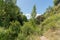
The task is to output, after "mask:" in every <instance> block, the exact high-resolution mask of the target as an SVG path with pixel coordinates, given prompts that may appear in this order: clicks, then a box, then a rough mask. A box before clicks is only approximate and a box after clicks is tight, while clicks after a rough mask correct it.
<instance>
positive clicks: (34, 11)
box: [31, 5, 37, 19]
mask: <svg viewBox="0 0 60 40" xmlns="http://www.w3.org/2000/svg"><path fill="white" fill-rule="evenodd" d="M36 14H37V13H36V6H35V5H34V6H33V10H32V13H31V18H32V19H34V18H35V17H36Z"/></svg>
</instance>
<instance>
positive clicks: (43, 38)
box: [40, 36, 48, 40]
mask: <svg viewBox="0 0 60 40" xmlns="http://www.w3.org/2000/svg"><path fill="white" fill-rule="evenodd" d="M40 39H41V40H48V38H46V37H45V36H41V37H40Z"/></svg>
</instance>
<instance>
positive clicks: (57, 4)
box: [0, 0, 60, 40]
mask: <svg viewBox="0 0 60 40" xmlns="http://www.w3.org/2000/svg"><path fill="white" fill-rule="evenodd" d="M16 1H17V0H0V40H35V39H34V38H33V37H35V36H37V37H38V36H41V35H43V33H45V32H46V31H47V30H49V29H51V30H53V31H55V30H57V29H60V0H54V6H53V7H49V8H47V10H46V12H45V13H44V14H42V15H39V16H37V17H36V14H37V12H36V5H34V6H33V9H32V12H31V18H30V19H27V17H26V16H25V15H23V12H21V10H20V8H19V7H18V6H17V5H16Z"/></svg>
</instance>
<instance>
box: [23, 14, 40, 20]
mask: <svg viewBox="0 0 60 40" xmlns="http://www.w3.org/2000/svg"><path fill="white" fill-rule="evenodd" d="M24 15H25V16H26V17H27V19H30V17H31V14H24ZM39 15H41V14H37V15H36V16H39Z"/></svg>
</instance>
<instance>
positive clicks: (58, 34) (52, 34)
mask: <svg viewBox="0 0 60 40" xmlns="http://www.w3.org/2000/svg"><path fill="white" fill-rule="evenodd" d="M44 36H46V37H47V38H48V39H49V40H60V29H59V30H55V31H52V30H49V31H47V32H46V33H44Z"/></svg>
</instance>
